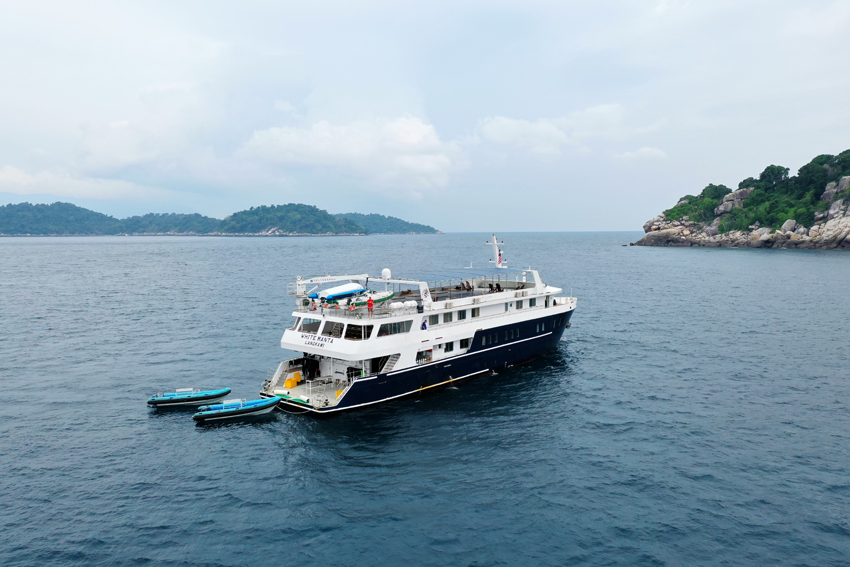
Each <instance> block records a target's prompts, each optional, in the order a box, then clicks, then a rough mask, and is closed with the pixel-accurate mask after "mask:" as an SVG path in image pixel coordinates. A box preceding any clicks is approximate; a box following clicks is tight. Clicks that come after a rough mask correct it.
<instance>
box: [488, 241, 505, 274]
mask: <svg viewBox="0 0 850 567" xmlns="http://www.w3.org/2000/svg"><path fill="white" fill-rule="evenodd" d="M504 243H505V241H504V240H503V241H502V242H499V241H498V240H496V235H495V234H494V235H493V242H490V241H489V240H488V241H487V242H485V243H484V244H487V245H488V246H492V247H493V259H491V260H490V263H491V264H496V267H497V268H507V267H508V264H507V261H506V260H505V259H504V258H503V257H502V254H503V253H504V250H502V249H501V248H499V245H500V244H504Z"/></svg>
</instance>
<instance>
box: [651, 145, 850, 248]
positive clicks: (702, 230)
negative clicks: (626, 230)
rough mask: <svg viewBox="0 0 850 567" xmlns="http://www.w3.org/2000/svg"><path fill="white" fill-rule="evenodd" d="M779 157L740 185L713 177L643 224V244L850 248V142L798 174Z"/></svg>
mask: <svg viewBox="0 0 850 567" xmlns="http://www.w3.org/2000/svg"><path fill="white" fill-rule="evenodd" d="M788 173H789V169H788V168H786V167H781V166H777V165H771V166H769V167H767V168H766V169H765V170H764V171H763V172H762V173H761V175H760V176H759V178H758V179H755V178H752V177H749V178H747V179H745V180H743V181H742V182H741V183H739V184H738V189H737V190H735V191H733V190H731V189H730V188H728V187H726V186H724V185H708V186H707V187H706V188H705V189H703V190H702V192H701V193H700V194H699V195H685V196H684V197H682V198H681V199H680V200H679V202H678V203H676V205H675V206H674V207H673V208H671V209H668V210H666V211H664V212H663V213H661V214H660V215H658V216H657V217H655V218H653V219H651V220H649V221H647V223H646V224H644V225H643V230H644V232H645V233H646V234H645V235H644V236H643V238H641V239H640V240H639V241H637V242H635V243H634V244H635V245H636V246H730V247H750V248H816V249H834V248H839V249H850V210H848V205H850V150H847V151H845V152H842V153H841V154H839V155H837V156H832V155H827V154H825V155H821V156H818V157H816V158H815V159H813V160H812V161H811V162H810V163H808V164H806V165H804V166H803V167H801V168H800V170H799V172H798V173H797V175H796V176H792V177H789V176H788Z"/></svg>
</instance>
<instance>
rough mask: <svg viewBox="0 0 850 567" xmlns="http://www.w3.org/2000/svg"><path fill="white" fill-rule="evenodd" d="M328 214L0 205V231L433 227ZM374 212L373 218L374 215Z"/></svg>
mask: <svg viewBox="0 0 850 567" xmlns="http://www.w3.org/2000/svg"><path fill="white" fill-rule="evenodd" d="M359 216H362V217H363V218H364V219H367V221H366V222H367V224H368V225H369V226H364V225H362V224H360V223H358V222H356V221H354V220H352V219H351V218H349V216H348V215H332V214H330V213H328V212H327V211H324V210H322V209H319V208H317V207H314V206H311V205H301V204H288V205H272V206H261V207H251V208H250V209H248V210H245V211H239V212H237V213H233V214H232V215H230V216H229V217H227V218H225V219H224V220H219V219H215V218H211V217H205V216H203V215H199V214H176V213H166V214H158V213H149V214H147V215H144V216H134V217H129V218H125V219H116V218H114V217H111V216H109V215H104V214H102V213H98V212H95V211H90V210H88V209H84V208H82V207H78V206H76V205H72V204H71V203H53V204H51V205H32V204H30V203H20V204H17V205H11V204H10V205H6V206H0V235H36V236H39V235H109V234H263V235H287V234H368V233H370V232H393V233H407V232H436V230H434V229H433V228H431V227H429V226H425V225H419V224H413V223H407V222H405V221H403V220H401V219H396V218H393V217H383V216H381V215H359ZM375 217H376V218H375Z"/></svg>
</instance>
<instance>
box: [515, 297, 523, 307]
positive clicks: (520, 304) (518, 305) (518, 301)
mask: <svg viewBox="0 0 850 567" xmlns="http://www.w3.org/2000/svg"><path fill="white" fill-rule="evenodd" d="M516 308H517V309H522V299H520V300H517V302H516Z"/></svg>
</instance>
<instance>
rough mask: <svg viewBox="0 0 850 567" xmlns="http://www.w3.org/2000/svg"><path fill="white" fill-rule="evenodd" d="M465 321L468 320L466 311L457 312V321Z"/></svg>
mask: <svg viewBox="0 0 850 567" xmlns="http://www.w3.org/2000/svg"><path fill="white" fill-rule="evenodd" d="M464 319H466V309H463V310H462V311H458V312H457V320H458V321H463V320H464Z"/></svg>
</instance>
